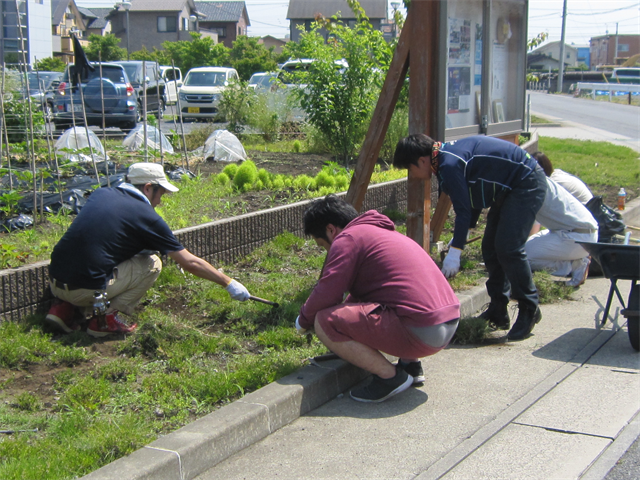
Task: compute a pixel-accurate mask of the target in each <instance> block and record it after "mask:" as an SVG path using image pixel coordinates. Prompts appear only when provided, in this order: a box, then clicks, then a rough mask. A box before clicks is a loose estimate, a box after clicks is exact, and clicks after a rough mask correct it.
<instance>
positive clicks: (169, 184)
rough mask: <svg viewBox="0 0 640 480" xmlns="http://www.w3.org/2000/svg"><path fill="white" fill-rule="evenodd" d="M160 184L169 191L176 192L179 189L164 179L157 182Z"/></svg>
mask: <svg viewBox="0 0 640 480" xmlns="http://www.w3.org/2000/svg"><path fill="white" fill-rule="evenodd" d="M159 184H160V186H161V187H163V188H164V189H165V190H167V191H169V192H177V191H178V190H180V189H179V188H178V187H176V186H175V185H173V184H171V183H169V182H168V181H166V180H165V181H164V182H159Z"/></svg>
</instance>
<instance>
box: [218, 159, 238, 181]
mask: <svg viewBox="0 0 640 480" xmlns="http://www.w3.org/2000/svg"><path fill="white" fill-rule="evenodd" d="M237 172H238V165H237V164H235V163H230V164H229V165H227V166H226V167H224V169H223V170H222V173H225V174H226V175H227V176H228V177H229V179H230V180H233V177H235V176H236V173H237Z"/></svg>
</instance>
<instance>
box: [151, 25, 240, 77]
mask: <svg viewBox="0 0 640 480" xmlns="http://www.w3.org/2000/svg"><path fill="white" fill-rule="evenodd" d="M190 35H191V37H192V38H193V40H192V41H185V40H180V41H178V42H163V43H162V47H163V48H164V49H165V50H166V52H167V53H168V58H169V60H171V59H173V61H174V62H175V65H176V67H179V68H180V69H182V70H183V71H187V70H189V69H191V68H193V67H204V66H210V67H212V66H219V67H221V66H229V65H230V64H229V49H228V48H227V47H225V46H224V44H223V43H216V44H214V43H213V39H212V38H211V37H202V35H201V34H199V33H196V32H190Z"/></svg>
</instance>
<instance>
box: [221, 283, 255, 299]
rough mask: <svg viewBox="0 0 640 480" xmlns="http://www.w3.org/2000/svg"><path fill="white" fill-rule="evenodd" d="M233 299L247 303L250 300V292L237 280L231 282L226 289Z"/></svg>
mask: <svg viewBox="0 0 640 480" xmlns="http://www.w3.org/2000/svg"><path fill="white" fill-rule="evenodd" d="M225 290H226V291H227V292H229V295H231V298H233V299H234V300H240V301H241V302H245V301H247V300H249V290H247V288H246V287H245V286H244V285H242V284H241V283H240V282H238V281H237V280H231V283H230V284H229V285H227V286H226V287H225Z"/></svg>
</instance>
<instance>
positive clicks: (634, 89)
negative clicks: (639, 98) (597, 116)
mask: <svg viewBox="0 0 640 480" xmlns="http://www.w3.org/2000/svg"><path fill="white" fill-rule="evenodd" d="M578 90H591V98H593V99H594V100H595V99H596V93H597V92H608V93H609V101H611V98H612V96H613V95H612V94H613V92H623V93H624V94H626V95H629V104H631V94H632V93H640V85H635V84H628V83H587V82H578Z"/></svg>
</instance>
